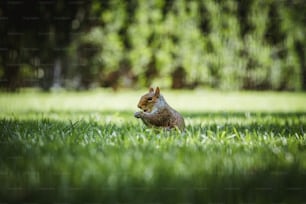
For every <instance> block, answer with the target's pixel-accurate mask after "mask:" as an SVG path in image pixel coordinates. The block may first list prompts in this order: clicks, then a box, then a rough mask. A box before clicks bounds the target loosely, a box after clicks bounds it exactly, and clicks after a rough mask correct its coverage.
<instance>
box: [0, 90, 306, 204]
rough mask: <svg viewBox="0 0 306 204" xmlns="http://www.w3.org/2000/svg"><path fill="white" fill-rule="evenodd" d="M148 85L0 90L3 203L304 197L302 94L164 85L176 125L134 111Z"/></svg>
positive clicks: (305, 149) (304, 116) (305, 164)
mask: <svg viewBox="0 0 306 204" xmlns="http://www.w3.org/2000/svg"><path fill="white" fill-rule="evenodd" d="M143 92H144V91H135V92H132V91H124V92H118V93H112V92H110V91H105V90H104V91H101V90H97V91H93V92H81V93H72V92H69V93H59V94H55V93H53V94H43V93H35V92H34V93H32V92H27V93H21V94H1V96H0V110H1V111H0V135H1V138H0V149H1V151H0V180H1V188H0V197H1V198H2V200H1V201H3V202H6V201H14V202H40V203H45V202H52V203H54V202H71V203H84V202H86V203H89V202H90V203H92V202H101V203H159V202H166V203H191V202H194V203H203V202H234V203H239V202H251V203H263V202H264V203H266V202H293V203H295V202H301V201H302V200H303V198H304V194H305V189H306V184H305V182H304V181H305V179H306V160H305V158H306V133H305V130H306V113H305V112H306V107H305V106H304V104H306V97H305V94H303V93H269V92H268V93H260V92H244V93H223V92H212V91H200V90H198V91H192V92H188V91H182V92H179V91H166V92H165V93H164V95H165V97H166V99H168V102H169V103H170V104H171V105H172V106H173V107H175V108H176V109H177V110H179V111H180V112H182V114H183V115H184V117H185V119H186V123H187V128H186V131H185V132H183V133H179V132H175V131H173V132H167V131H166V132H164V131H157V130H150V129H146V128H145V127H144V126H143V125H142V123H141V122H140V121H138V120H136V119H135V118H134V117H133V112H134V111H136V104H137V102H138V99H139V97H140V95H141V94H142V93H143ZM252 104H253V105H252Z"/></svg>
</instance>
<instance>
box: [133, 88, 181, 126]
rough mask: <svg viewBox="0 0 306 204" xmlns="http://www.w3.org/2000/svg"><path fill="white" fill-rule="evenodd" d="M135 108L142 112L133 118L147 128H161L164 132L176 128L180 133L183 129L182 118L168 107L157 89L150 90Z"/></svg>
mask: <svg viewBox="0 0 306 204" xmlns="http://www.w3.org/2000/svg"><path fill="white" fill-rule="evenodd" d="M137 106H138V108H140V109H141V110H142V111H139V112H136V113H135V114H134V116H135V117H136V118H140V119H141V120H142V121H143V123H144V124H145V125H146V126H148V127H162V128H165V129H166V130H170V129H172V128H178V129H179V130H181V131H182V130H184V128H185V122H184V118H183V117H182V115H181V114H180V113H178V112H177V111H176V110H174V109H173V108H171V107H170V106H169V105H168V103H167V102H166V100H165V99H164V97H163V96H162V95H161V94H160V89H159V87H156V89H155V91H154V89H153V88H150V89H149V93H146V94H145V95H143V96H142V97H141V98H140V100H139V103H138V105H137Z"/></svg>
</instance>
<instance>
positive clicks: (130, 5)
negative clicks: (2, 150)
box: [0, 0, 306, 92]
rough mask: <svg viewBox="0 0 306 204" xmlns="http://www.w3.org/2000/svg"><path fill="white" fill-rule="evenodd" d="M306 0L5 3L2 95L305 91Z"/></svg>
mask: <svg viewBox="0 0 306 204" xmlns="http://www.w3.org/2000/svg"><path fill="white" fill-rule="evenodd" d="M305 11H306V2H305V1H304V0H196V1H191V0H177V1H173V0H154V1H153V0H148V1H142V0H129V1H122V0H101V1H98V0H88V1H85V0H84V1H82V0H74V1H73V0H72V1H69V0H68V1H64V0H58V1H50V0H46V1H42V0H39V1H36V0H14V1H1V5H0V53H1V58H0V89H1V90H2V91H11V92H16V91H18V90H20V89H21V88H24V87H35V88H39V89H40V90H43V91H50V90H52V89H68V90H87V89H92V88H96V87H111V88H112V89H114V90H117V89H120V88H142V87H147V86H149V85H151V84H158V85H160V86H162V87H166V88H173V89H193V88H197V87H205V88H213V89H219V90H289V91H302V90H303V91H305V90H306V50H305V48H306V37H305V33H306V12H305Z"/></svg>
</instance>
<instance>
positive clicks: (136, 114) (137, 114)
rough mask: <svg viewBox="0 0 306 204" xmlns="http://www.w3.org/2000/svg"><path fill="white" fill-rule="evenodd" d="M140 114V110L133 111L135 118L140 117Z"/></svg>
mask: <svg viewBox="0 0 306 204" xmlns="http://www.w3.org/2000/svg"><path fill="white" fill-rule="evenodd" d="M141 114H142V112H141V111H139V112H136V113H134V116H135V118H140V117H141Z"/></svg>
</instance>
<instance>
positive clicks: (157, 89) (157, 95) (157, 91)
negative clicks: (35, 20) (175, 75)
mask: <svg viewBox="0 0 306 204" xmlns="http://www.w3.org/2000/svg"><path fill="white" fill-rule="evenodd" d="M154 95H155V96H156V97H157V98H158V97H159V95H160V90H159V87H156V89H155V94H154Z"/></svg>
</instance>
